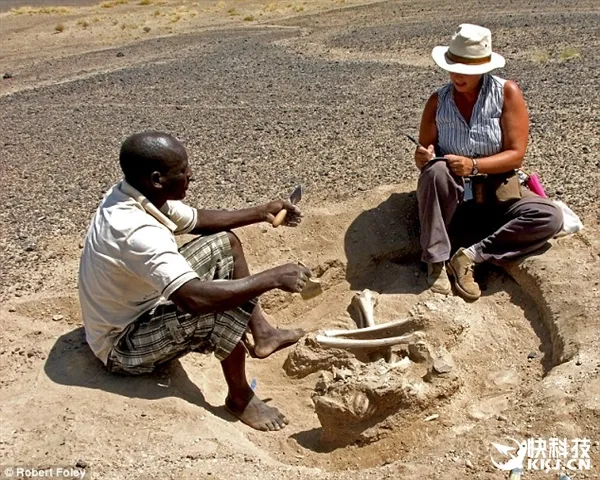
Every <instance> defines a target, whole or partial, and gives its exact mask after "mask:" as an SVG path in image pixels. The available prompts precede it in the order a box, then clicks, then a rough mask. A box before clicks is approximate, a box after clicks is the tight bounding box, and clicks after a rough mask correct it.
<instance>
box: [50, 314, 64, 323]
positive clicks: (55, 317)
mask: <svg viewBox="0 0 600 480" xmlns="http://www.w3.org/2000/svg"><path fill="white" fill-rule="evenodd" d="M63 318H65V317H64V315H53V316H52V320H53V321H55V322H60V321H61V320H62V319H63Z"/></svg>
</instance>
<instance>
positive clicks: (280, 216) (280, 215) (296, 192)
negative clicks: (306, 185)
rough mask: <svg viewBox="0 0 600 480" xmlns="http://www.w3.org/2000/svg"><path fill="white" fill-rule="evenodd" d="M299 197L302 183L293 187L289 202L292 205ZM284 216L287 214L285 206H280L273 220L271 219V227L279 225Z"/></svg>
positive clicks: (300, 197)
mask: <svg viewBox="0 0 600 480" xmlns="http://www.w3.org/2000/svg"><path fill="white" fill-rule="evenodd" d="M301 199H302V185H298V186H297V187H296V188H295V189H294V191H293V192H292V194H291V195H290V203H292V204H293V205H296V204H297V203H298V202H299V201H300V200H301ZM286 216H287V210H286V209H285V208H282V209H281V210H280V211H279V213H278V214H277V216H276V217H275V220H273V227H278V226H279V225H281V224H282V223H283V221H284V220H285V217H286Z"/></svg>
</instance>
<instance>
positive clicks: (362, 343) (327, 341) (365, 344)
mask: <svg viewBox="0 0 600 480" xmlns="http://www.w3.org/2000/svg"><path fill="white" fill-rule="evenodd" d="M422 336H423V332H414V333H409V334H407V335H401V336H399V337H388V338H375V339H369V340H364V339H354V338H338V337H327V336H325V335H317V336H316V340H317V342H319V344H320V345H321V346H323V347H333V348H382V347H390V346H392V345H398V344H399V343H409V342H411V341H416V340H420V339H421V338H422Z"/></svg>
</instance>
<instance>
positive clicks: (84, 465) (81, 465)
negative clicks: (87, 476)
mask: <svg viewBox="0 0 600 480" xmlns="http://www.w3.org/2000/svg"><path fill="white" fill-rule="evenodd" d="M75 466H76V467H77V468H87V466H88V464H87V462H86V461H85V460H77V463H76V464H75Z"/></svg>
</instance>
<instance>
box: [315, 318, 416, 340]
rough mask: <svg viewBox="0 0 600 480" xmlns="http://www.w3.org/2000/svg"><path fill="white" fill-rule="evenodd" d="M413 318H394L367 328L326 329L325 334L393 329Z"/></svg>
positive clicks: (334, 335) (337, 335) (346, 335)
mask: <svg viewBox="0 0 600 480" xmlns="http://www.w3.org/2000/svg"><path fill="white" fill-rule="evenodd" d="M411 321H412V319H404V320H394V321H393V322H387V323H380V324H378V325H373V326H372V327H366V328H355V329H351V330H325V331H324V332H323V334H324V335H326V336H328V337H358V336H362V335H364V334H367V333H375V332H381V331H385V330H391V329H394V328H397V327H401V326H402V325H406V324H409V323H410V322H411Z"/></svg>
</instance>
